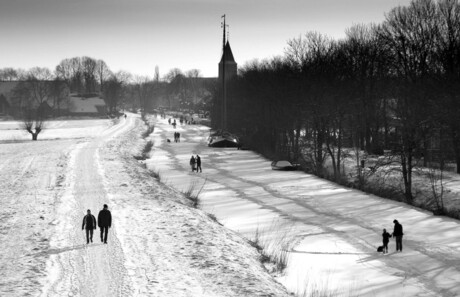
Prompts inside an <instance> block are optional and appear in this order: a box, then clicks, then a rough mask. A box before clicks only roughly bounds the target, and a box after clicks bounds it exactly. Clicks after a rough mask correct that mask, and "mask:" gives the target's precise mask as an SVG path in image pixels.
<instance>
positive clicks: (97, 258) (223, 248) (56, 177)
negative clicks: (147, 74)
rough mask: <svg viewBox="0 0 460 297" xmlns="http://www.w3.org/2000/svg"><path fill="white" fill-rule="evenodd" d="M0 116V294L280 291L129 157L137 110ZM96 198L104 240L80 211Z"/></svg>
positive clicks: (238, 240) (135, 139)
mask: <svg viewBox="0 0 460 297" xmlns="http://www.w3.org/2000/svg"><path fill="white" fill-rule="evenodd" d="M17 126H18V123H14V122H2V123H0V187H1V188H2V192H1V193H0V204H1V208H0V250H1V251H2V252H1V253H0V267H1V268H2V269H0V296H64V295H65V296H235V297H236V296H287V292H286V291H285V289H284V288H283V287H282V286H281V285H280V284H279V283H278V282H276V281H274V279H273V278H272V277H271V275H269V274H268V273H267V272H266V270H265V269H264V267H263V266H262V265H261V264H260V262H259V260H258V253H257V252H256V250H255V249H254V248H252V247H251V246H250V245H249V244H248V243H247V241H246V240H244V239H243V238H242V237H241V236H239V235H238V234H237V233H235V232H232V231H230V230H227V229H225V228H224V227H222V226H221V225H219V224H216V223H215V222H213V221H212V220H211V219H210V218H209V217H208V216H207V215H206V214H204V213H203V212H201V211H199V210H196V209H193V208H191V207H189V206H188V204H189V202H188V201H187V200H185V199H184V197H183V195H181V194H180V193H178V192H176V191H174V190H171V189H170V188H168V187H165V186H163V185H161V184H159V183H158V182H157V181H156V180H155V179H153V178H152V177H151V176H150V175H148V172H147V171H146V170H145V169H144V168H143V167H142V166H140V164H139V163H138V162H137V161H136V160H135V159H134V158H133V157H132V155H133V154H134V153H139V150H140V149H141V148H142V145H143V141H142V140H140V134H141V132H143V131H144V130H145V127H144V126H143V124H142V122H141V121H140V119H139V118H138V117H137V116H135V115H130V116H129V117H128V118H127V119H126V120H125V119H121V120H120V121H110V120H73V121H71V120H69V121H55V122H49V123H48V130H45V131H43V132H42V133H41V134H40V135H39V141H35V142H33V141H30V140H29V139H30V136H29V135H27V134H25V133H24V132H23V131H21V130H18V129H17ZM104 203H107V204H108V205H109V209H110V210H111V211H112V215H113V226H112V228H111V230H110V232H109V242H108V244H107V245H104V244H101V243H100V242H99V234H98V232H97V231H98V230H97V231H96V233H95V234H94V238H93V239H94V243H91V244H89V245H87V244H86V243H85V238H84V232H83V231H82V230H81V223H82V222H81V220H82V218H83V216H84V214H85V213H86V210H87V209H91V210H92V212H93V214H95V215H96V216H97V212H98V210H100V209H101V208H102V205H103V204H104Z"/></svg>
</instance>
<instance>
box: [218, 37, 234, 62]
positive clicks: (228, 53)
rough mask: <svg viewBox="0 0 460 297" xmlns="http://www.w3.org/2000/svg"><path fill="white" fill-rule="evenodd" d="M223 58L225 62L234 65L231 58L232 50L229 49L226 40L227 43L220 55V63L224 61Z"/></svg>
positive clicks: (228, 43)
mask: <svg viewBox="0 0 460 297" xmlns="http://www.w3.org/2000/svg"><path fill="white" fill-rule="evenodd" d="M224 57H225V62H227V63H228V62H230V63H236V62H235V58H234V57H233V53H232V48H231V47H230V42H229V41H228V40H227V43H226V44H225V47H224V52H223V54H222V58H221V59H220V63H222V62H223V61H224Z"/></svg>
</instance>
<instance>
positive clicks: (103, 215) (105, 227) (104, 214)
mask: <svg viewBox="0 0 460 297" xmlns="http://www.w3.org/2000/svg"><path fill="white" fill-rule="evenodd" d="M97 222H98V223H97V224H96V218H95V217H94V215H92V214H91V210H89V209H88V210H87V214H86V216H84V217H83V225H82V226H81V229H82V230H86V244H89V243H90V242H93V231H94V230H96V226H98V227H99V229H100V230H101V242H103V243H105V244H106V243H107V235H108V233H109V228H110V227H112V214H111V213H110V210H109V209H108V206H107V204H104V208H103V209H102V210H101V211H99V215H98V216H97Z"/></svg>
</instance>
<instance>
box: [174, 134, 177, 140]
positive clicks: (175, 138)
mask: <svg viewBox="0 0 460 297" xmlns="http://www.w3.org/2000/svg"><path fill="white" fill-rule="evenodd" d="M174 142H177V132H174Z"/></svg>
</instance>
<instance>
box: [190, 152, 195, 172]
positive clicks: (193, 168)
mask: <svg viewBox="0 0 460 297" xmlns="http://www.w3.org/2000/svg"><path fill="white" fill-rule="evenodd" d="M195 165H196V161H195V157H194V156H193V155H192V157H191V158H190V167H191V168H192V172H194V171H195Z"/></svg>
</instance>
